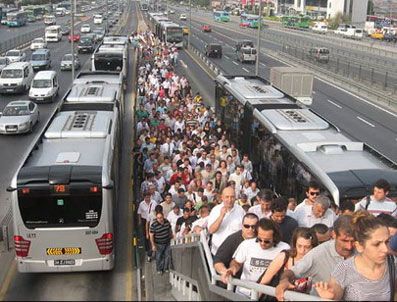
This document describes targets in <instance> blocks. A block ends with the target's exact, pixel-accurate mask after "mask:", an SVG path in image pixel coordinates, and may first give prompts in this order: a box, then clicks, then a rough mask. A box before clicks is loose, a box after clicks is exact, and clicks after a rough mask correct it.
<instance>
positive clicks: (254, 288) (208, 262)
mask: <svg viewBox="0 0 397 302" xmlns="http://www.w3.org/2000/svg"><path fill="white" fill-rule="evenodd" d="M184 247H186V249H187V250H186V251H183V252H181V253H178V256H180V257H184V256H185V255H186V257H187V258H189V257H192V256H196V255H197V253H195V254H194V255H193V254H191V253H190V252H188V249H190V250H191V249H192V248H193V249H195V248H198V249H199V250H200V255H201V256H202V257H203V258H204V259H201V260H202V261H201V262H200V259H194V260H195V265H194V267H195V268H196V269H199V268H198V266H199V265H202V266H203V269H204V270H205V272H206V274H207V279H208V282H209V284H207V286H208V288H209V290H210V291H212V292H214V293H216V295H218V296H221V297H223V299H227V300H235V301H241V300H245V301H248V300H251V301H253V300H258V298H259V296H260V295H261V294H265V295H268V296H272V297H275V288H274V287H272V286H268V285H262V284H258V283H255V282H252V281H247V280H244V281H243V280H240V279H236V278H230V279H229V282H228V284H227V288H226V289H225V288H224V287H221V286H219V285H218V284H219V282H220V281H221V278H220V276H219V275H218V274H217V273H216V271H215V269H214V267H213V260H212V255H211V251H210V248H209V245H208V242H207V237H206V234H205V232H201V233H200V235H197V234H191V235H188V236H186V237H183V238H179V239H176V240H172V242H171V251H172V252H174V251H175V252H177V249H175V248H184ZM173 258H174V257H173ZM186 260H190V259H186ZM183 262H186V261H183V260H182V263H183ZM177 269H178V268H176V269H174V270H172V271H171V272H172V278H171V279H170V282H171V284H172V285H173V287H174V289H175V280H174V279H175V276H178V277H179V278H180V280H181V281H180V282H182V283H183V282H184V280H187V281H189V280H190V283H191V284H193V285H196V284H197V285H196V286H197V287H198V291H197V292H198V294H199V295H200V297H202V296H203V294H204V293H202V288H201V285H203V284H200V282H199V281H200V280H193V281H194V283H193V282H192V278H191V277H190V276H186V274H184V273H182V272H178V271H177ZM190 273H191V274H192V275H196V276H201V274H200V273H199V272H190ZM200 279H201V281H202V280H203V278H200ZM172 282H174V284H173V283H172ZM235 286H239V287H244V288H246V289H248V290H250V292H251V295H250V297H249V298H248V297H246V296H243V295H241V294H237V293H235V292H234V289H235ZM177 289H178V290H179V291H181V290H182V291H186V290H187V289H188V287H187V286H182V285H179V288H177ZM284 298H285V299H286V300H290V301H327V300H326V299H321V298H320V297H318V296H312V295H307V294H302V293H299V292H295V291H286V292H285V294H284Z"/></svg>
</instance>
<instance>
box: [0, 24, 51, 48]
mask: <svg viewBox="0 0 397 302" xmlns="http://www.w3.org/2000/svg"><path fill="white" fill-rule="evenodd" d="M39 37H44V28H37V29H35V30H32V31H30V32H27V33H24V34H22V35H16V36H14V37H12V38H11V39H8V40H5V41H3V42H0V54H2V55H3V54H4V53H5V52H7V51H9V50H10V49H14V48H18V47H23V46H26V45H27V44H28V43H30V42H31V41H32V40H33V39H35V38H39Z"/></svg>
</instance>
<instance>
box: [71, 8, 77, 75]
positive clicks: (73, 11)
mask: <svg viewBox="0 0 397 302" xmlns="http://www.w3.org/2000/svg"><path fill="white" fill-rule="evenodd" d="M70 2H71V7H72V12H71V14H70V15H71V17H72V22H71V28H70V34H71V35H72V36H71V41H70V45H71V47H72V82H73V80H74V14H75V9H76V0H70Z"/></svg>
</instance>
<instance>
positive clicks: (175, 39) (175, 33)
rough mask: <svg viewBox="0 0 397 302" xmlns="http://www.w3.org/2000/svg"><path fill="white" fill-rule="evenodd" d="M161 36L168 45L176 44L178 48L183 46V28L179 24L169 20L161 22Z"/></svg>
mask: <svg viewBox="0 0 397 302" xmlns="http://www.w3.org/2000/svg"><path fill="white" fill-rule="evenodd" d="M159 38H160V40H162V41H164V42H165V43H166V44H167V46H171V45H175V46H176V47H177V48H182V47H183V29H182V27H181V26H180V25H179V24H176V23H172V22H168V21H166V22H162V23H160V32H159Z"/></svg>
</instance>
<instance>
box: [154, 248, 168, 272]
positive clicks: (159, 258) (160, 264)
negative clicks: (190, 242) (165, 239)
mask: <svg viewBox="0 0 397 302" xmlns="http://www.w3.org/2000/svg"><path fill="white" fill-rule="evenodd" d="M156 245H157V251H156V270H157V271H158V272H162V271H164V270H169V268H170V258H171V248H170V244H169V243H167V244H156Z"/></svg>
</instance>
